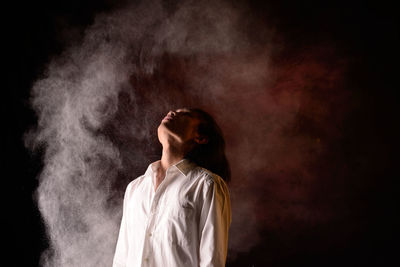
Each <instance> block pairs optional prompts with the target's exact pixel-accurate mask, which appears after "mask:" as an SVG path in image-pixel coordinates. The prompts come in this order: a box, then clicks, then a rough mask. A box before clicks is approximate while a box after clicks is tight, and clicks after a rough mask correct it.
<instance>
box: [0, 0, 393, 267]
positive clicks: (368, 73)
mask: <svg viewBox="0 0 400 267" xmlns="http://www.w3.org/2000/svg"><path fill="white" fill-rule="evenodd" d="M119 4H122V1H114V2H112V1H105V0H98V1H95V0H90V1H89V0H85V1H77V0H69V1H67V0H59V1H29V2H28V1H27V2H20V1H17V2H14V3H12V4H8V5H6V4H2V26H3V27H2V43H3V44H4V45H5V48H3V55H2V59H3V61H2V63H3V73H4V75H3V77H5V81H3V86H2V90H1V93H2V104H1V114H2V149H1V151H2V160H1V164H2V177H1V178H2V179H1V181H2V185H3V187H2V191H3V194H2V196H3V201H2V202H3V207H4V209H3V213H2V217H3V219H2V221H3V222H5V226H4V227H3V231H4V232H5V236H6V237H7V238H6V239H5V240H4V239H3V240H4V241H3V242H4V243H3V245H4V247H6V249H7V255H8V256H10V260H11V262H12V264H11V266H37V265H38V262H39V257H40V253H41V251H42V250H43V249H45V248H46V246H47V242H46V237H45V234H44V225H43V223H42V221H41V218H40V214H39V212H38V210H37V206H36V204H35V201H34V195H33V193H34V191H35V188H36V187H37V185H38V181H37V175H38V174H39V172H40V169H41V166H42V165H41V164H42V163H41V153H40V151H38V152H36V153H35V154H33V153H31V152H29V151H28V150H27V149H26V148H25V147H24V142H23V135H24V133H25V132H26V131H27V130H28V129H29V128H30V127H32V126H34V125H35V122H36V117H35V113H34V112H33V111H32V109H31V108H30V104H29V94H30V88H31V86H32V84H33V82H34V81H35V80H37V79H38V78H40V77H41V75H42V73H43V71H44V69H45V67H46V63H47V62H48V61H49V60H50V59H51V58H52V57H54V56H56V55H57V54H59V53H60V52H61V51H62V50H63V48H64V46H65V44H66V42H65V40H66V39H68V36H69V34H73V35H74V36H79V35H82V34H83V30H82V29H84V26H86V25H89V24H90V23H92V22H93V19H94V16H95V14H96V13H98V12H101V11H107V10H110V9H111V8H113V7H115V6H117V5H119ZM248 4H249V5H250V6H251V7H252V10H253V11H254V16H259V17H260V18H263V17H265V18H266V19H268V20H269V21H273V23H274V25H276V27H277V29H278V30H279V31H280V32H282V33H283V35H284V36H285V38H286V41H287V43H288V45H301V46H307V45H308V44H309V43H312V42H313V41H314V40H316V39H318V40H324V39H327V40H330V41H331V42H332V40H333V42H335V44H334V45H335V46H336V47H339V48H340V49H341V52H342V54H344V55H346V56H347V58H348V59H350V60H349V66H350V69H349V72H350V75H349V76H348V78H347V79H348V80H347V81H346V82H347V84H348V85H350V86H351V88H352V93H353V98H352V99H353V102H354V106H355V109H353V112H352V113H351V114H348V115H347V117H346V118H345V119H346V121H345V125H346V126H347V128H346V131H345V136H344V138H343V140H342V143H341V144H340V145H341V146H343V147H345V153H346V154H347V155H348V157H349V158H359V159H361V161H363V164H362V166H367V167H366V168H365V167H363V168H364V169H363V170H360V171H354V173H353V176H352V178H353V179H354V184H357V186H353V187H348V188H346V189H344V190H350V191H351V193H352V194H354V199H353V200H354V201H356V202H357V204H356V207H357V208H358V209H359V210H360V211H359V214H360V216H361V217H362V218H360V221H363V222H364V223H363V224H362V225H361V224H360V227H362V229H361V231H360V233H362V234H361V235H360V234H357V235H355V236H354V237H351V236H350V237H346V240H347V242H346V244H345V245H344V246H343V247H342V248H340V249H338V248H335V249H332V250H331V249H329V250H327V249H325V250H310V251H308V253H304V249H302V250H301V251H302V253H296V248H295V247H294V248H290V249H293V250H294V252H293V253H291V255H293V256H292V257H291V258H288V259H285V260H280V261H279V262H270V261H267V260H266V259H264V258H263V251H265V250H270V249H272V250H276V251H277V252H278V253H279V249H287V248H286V247H280V245H279V238H277V237H274V236H271V234H270V233H269V234H268V236H267V234H265V236H263V238H264V239H265V240H268V242H261V243H260V244H259V245H258V246H257V247H255V248H253V249H252V250H251V251H249V252H248V253H245V254H241V255H239V257H238V258H237V259H236V260H235V262H230V263H229V265H231V266H265V265H267V264H268V265H269V266H306V265H307V266H397V264H398V259H397V257H396V255H395V253H396V252H398V249H399V246H398V240H397V239H396V233H397V229H396V227H397V226H398V221H397V219H396V216H395V215H396V214H397V213H398V203H397V202H396V200H395V197H396V194H397V193H398V187H397V184H398V183H397V181H396V180H397V178H398V175H397V171H396V170H395V168H394V167H395V166H394V164H395V163H396V162H395V160H394V156H395V155H396V154H397V153H396V150H395V148H396V145H397V140H398V136H399V135H398V132H397V129H396V128H397V127H396V126H397V124H398V119H397V118H398V117H397V114H396V111H397V105H398V100H397V96H396V89H398V70H399V68H398V62H399V61H398V60H399V57H398V49H399V42H398V38H399V31H398V26H397V25H396V22H397V20H398V14H397V12H396V8H395V7H394V5H393V4H392V3H391V2H388V1H330V2H327V1H319V2H317V1H298V2H297V1H287V0H285V1H269V2H268V3H264V2H262V1H259V2H256V1H248ZM4 59H5V60H4ZM356 168H357V167H356ZM364 187H365V188H368V190H365V188H364ZM349 204H350V203H349ZM353 205H354V204H353ZM357 222H358V221H349V222H348V223H349V224H350V223H357ZM331 231H334V229H333V230H332V229H331ZM337 234H338V235H340V232H338V233H337ZM321 236H324V235H321ZM320 242H323V243H326V242H329V240H320ZM325 247H327V246H324V248H325ZM393 260H396V261H397V264H395V263H394V261H393Z"/></svg>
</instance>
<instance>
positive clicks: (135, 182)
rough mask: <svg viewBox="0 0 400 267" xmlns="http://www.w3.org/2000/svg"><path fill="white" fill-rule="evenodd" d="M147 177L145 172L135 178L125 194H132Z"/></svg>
mask: <svg viewBox="0 0 400 267" xmlns="http://www.w3.org/2000/svg"><path fill="white" fill-rule="evenodd" d="M145 178H146V175H145V174H143V175H141V176H139V177H138V178H136V179H135V180H133V181H131V182H130V183H129V184H128V186H127V187H126V190H125V195H130V194H131V193H132V192H133V191H135V189H136V188H137V187H139V186H140V185H141V184H143V181H144V179H145Z"/></svg>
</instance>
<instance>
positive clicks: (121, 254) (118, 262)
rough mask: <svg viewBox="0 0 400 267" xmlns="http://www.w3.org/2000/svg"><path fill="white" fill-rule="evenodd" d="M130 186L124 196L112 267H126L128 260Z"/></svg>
mask: <svg viewBox="0 0 400 267" xmlns="http://www.w3.org/2000/svg"><path fill="white" fill-rule="evenodd" d="M129 189H130V185H128V187H127V189H126V191H125V196H124V204H123V212H122V220H121V226H120V229H119V235H118V241H117V246H116V249H115V254H114V260H113V267H126V266H127V259H128V247H129V244H128V227H127V221H126V220H127V216H128V214H127V198H128V194H129Z"/></svg>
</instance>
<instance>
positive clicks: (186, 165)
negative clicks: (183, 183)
mask: <svg viewBox="0 0 400 267" xmlns="http://www.w3.org/2000/svg"><path fill="white" fill-rule="evenodd" d="M160 163H161V160H157V161H155V162H153V163H151V164H150V165H149V167H148V168H147V171H146V173H148V172H153V173H156V172H157V170H158V168H159V167H160ZM195 167H196V164H195V163H194V162H192V161H190V160H189V159H182V160H181V161H179V162H178V163H176V164H174V165H172V166H171V167H169V169H168V170H170V169H171V168H172V169H173V168H176V169H178V170H179V171H180V172H181V173H182V174H183V175H185V176H187V175H188V173H189V172H190V171H191V170H193V169H194V168H195Z"/></svg>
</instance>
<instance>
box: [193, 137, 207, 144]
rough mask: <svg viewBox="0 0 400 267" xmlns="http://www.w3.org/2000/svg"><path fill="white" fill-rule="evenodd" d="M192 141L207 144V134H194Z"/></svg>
mask: <svg viewBox="0 0 400 267" xmlns="http://www.w3.org/2000/svg"><path fill="white" fill-rule="evenodd" d="M194 141H195V142H196V143H198V144H200V145H203V144H207V143H208V137H207V136H196V137H195V138H194Z"/></svg>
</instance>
